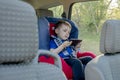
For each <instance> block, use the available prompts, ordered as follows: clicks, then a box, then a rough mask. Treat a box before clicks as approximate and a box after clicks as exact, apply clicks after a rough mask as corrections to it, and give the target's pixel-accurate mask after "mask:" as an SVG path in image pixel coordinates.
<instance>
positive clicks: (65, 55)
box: [50, 39, 73, 59]
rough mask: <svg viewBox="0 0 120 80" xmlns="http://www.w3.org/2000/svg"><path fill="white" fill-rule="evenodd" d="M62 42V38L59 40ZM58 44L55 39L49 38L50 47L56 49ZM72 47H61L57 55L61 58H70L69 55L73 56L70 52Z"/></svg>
mask: <svg viewBox="0 0 120 80" xmlns="http://www.w3.org/2000/svg"><path fill="white" fill-rule="evenodd" d="M61 41H62V43H63V42H64V41H63V40H61ZM57 47H58V46H57V44H56V42H55V39H51V40H50V49H56V48H57ZM72 52H73V49H72V47H71V46H68V47H66V48H65V49H63V50H62V51H61V52H60V53H59V54H58V55H59V56H60V57H61V58H63V59H67V58H70V57H71V56H73V54H72Z"/></svg>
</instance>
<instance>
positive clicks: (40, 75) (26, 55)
mask: <svg viewBox="0 0 120 80" xmlns="http://www.w3.org/2000/svg"><path fill="white" fill-rule="evenodd" d="M37 53H38V25H37V17H36V13H35V11H34V9H33V8H32V7H31V6H30V5H29V4H27V3H25V2H23V1H20V0H11V1H10V0H0V80H66V77H65V76H64V74H63V72H62V70H61V63H60V60H59V58H58V57H54V58H55V62H56V63H55V65H52V64H47V63H38V60H37V59H36V58H38V55H37ZM43 53H46V52H43ZM46 54H47V53H46ZM50 54H52V53H50ZM34 60H36V63H34Z"/></svg>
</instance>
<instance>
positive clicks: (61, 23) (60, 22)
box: [55, 20, 72, 29]
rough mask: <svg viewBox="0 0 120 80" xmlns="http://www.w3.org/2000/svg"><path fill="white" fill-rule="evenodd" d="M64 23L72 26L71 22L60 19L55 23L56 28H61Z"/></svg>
mask: <svg viewBox="0 0 120 80" xmlns="http://www.w3.org/2000/svg"><path fill="white" fill-rule="evenodd" d="M63 24H64V25H67V26H69V28H72V27H71V25H70V23H69V22H67V21H64V20H60V21H58V22H57V23H56V24H55V29H57V28H59V27H60V26H61V25H63Z"/></svg>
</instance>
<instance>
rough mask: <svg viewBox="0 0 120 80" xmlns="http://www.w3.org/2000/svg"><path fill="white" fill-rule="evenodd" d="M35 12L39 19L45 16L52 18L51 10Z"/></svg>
mask: <svg viewBox="0 0 120 80" xmlns="http://www.w3.org/2000/svg"><path fill="white" fill-rule="evenodd" d="M36 12H37V15H38V16H39V17H46V16H49V17H53V12H52V11H51V10H47V9H37V10H36Z"/></svg>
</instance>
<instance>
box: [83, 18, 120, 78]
mask: <svg viewBox="0 0 120 80" xmlns="http://www.w3.org/2000/svg"><path fill="white" fill-rule="evenodd" d="M119 31H120V20H107V21H106V22H105V23H104V25H103V28H102V32H101V40H100V51H101V52H102V53H103V54H102V55H99V56H97V57H96V58H95V59H93V60H92V61H90V62H89V63H88V64H87V66H86V68H85V78H86V80H120V54H119V53H120V32H119Z"/></svg>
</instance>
